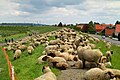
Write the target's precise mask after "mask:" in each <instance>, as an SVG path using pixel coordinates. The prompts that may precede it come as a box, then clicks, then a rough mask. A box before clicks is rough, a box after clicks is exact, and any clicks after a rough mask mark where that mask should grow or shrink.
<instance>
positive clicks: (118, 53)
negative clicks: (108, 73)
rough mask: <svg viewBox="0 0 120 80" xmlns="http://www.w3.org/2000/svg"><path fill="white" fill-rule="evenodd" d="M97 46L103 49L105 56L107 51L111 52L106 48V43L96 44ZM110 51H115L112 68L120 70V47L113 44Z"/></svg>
mask: <svg viewBox="0 0 120 80" xmlns="http://www.w3.org/2000/svg"><path fill="white" fill-rule="evenodd" d="M95 44H96V47H97V48H99V47H101V51H102V53H103V54H104V55H105V53H106V51H108V50H109V49H107V48H106V46H105V43H104V42H102V41H101V42H99V43H95ZM110 50H113V55H112V62H111V63H112V66H111V68H115V69H120V60H119V59H120V47H119V46H117V45H114V44H112V46H111V48H110Z"/></svg>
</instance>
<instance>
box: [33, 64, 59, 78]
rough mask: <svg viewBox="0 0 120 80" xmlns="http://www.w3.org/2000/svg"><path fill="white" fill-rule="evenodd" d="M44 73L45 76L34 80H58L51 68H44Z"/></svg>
mask: <svg viewBox="0 0 120 80" xmlns="http://www.w3.org/2000/svg"><path fill="white" fill-rule="evenodd" d="M42 71H43V72H44V74H43V75H41V76H40V77H38V78H35V79H34V80H57V77H56V75H55V74H54V73H53V72H52V71H51V69H50V68H49V66H43V69H42Z"/></svg>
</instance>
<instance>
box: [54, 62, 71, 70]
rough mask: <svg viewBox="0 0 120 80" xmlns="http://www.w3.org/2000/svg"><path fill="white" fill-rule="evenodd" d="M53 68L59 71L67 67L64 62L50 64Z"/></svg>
mask: <svg viewBox="0 0 120 80" xmlns="http://www.w3.org/2000/svg"><path fill="white" fill-rule="evenodd" d="M52 64H53V66H54V67H56V68H58V69H60V70H66V69H67V68H68V67H69V65H68V64H67V63H66V62H52Z"/></svg>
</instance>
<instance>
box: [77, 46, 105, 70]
mask: <svg viewBox="0 0 120 80" xmlns="http://www.w3.org/2000/svg"><path fill="white" fill-rule="evenodd" d="M102 55H103V54H102V52H101V51H100V50H99V49H85V48H84V47H82V48H80V49H78V57H79V59H80V60H82V61H83V68H85V61H88V62H95V63H96V64H98V63H99V60H100V58H101V57H102Z"/></svg>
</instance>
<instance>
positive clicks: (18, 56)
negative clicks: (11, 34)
mask: <svg viewBox="0 0 120 80" xmlns="http://www.w3.org/2000/svg"><path fill="white" fill-rule="evenodd" d="M20 56H21V50H19V49H18V50H16V51H15V54H14V60H16V59H17V58H20Z"/></svg>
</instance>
